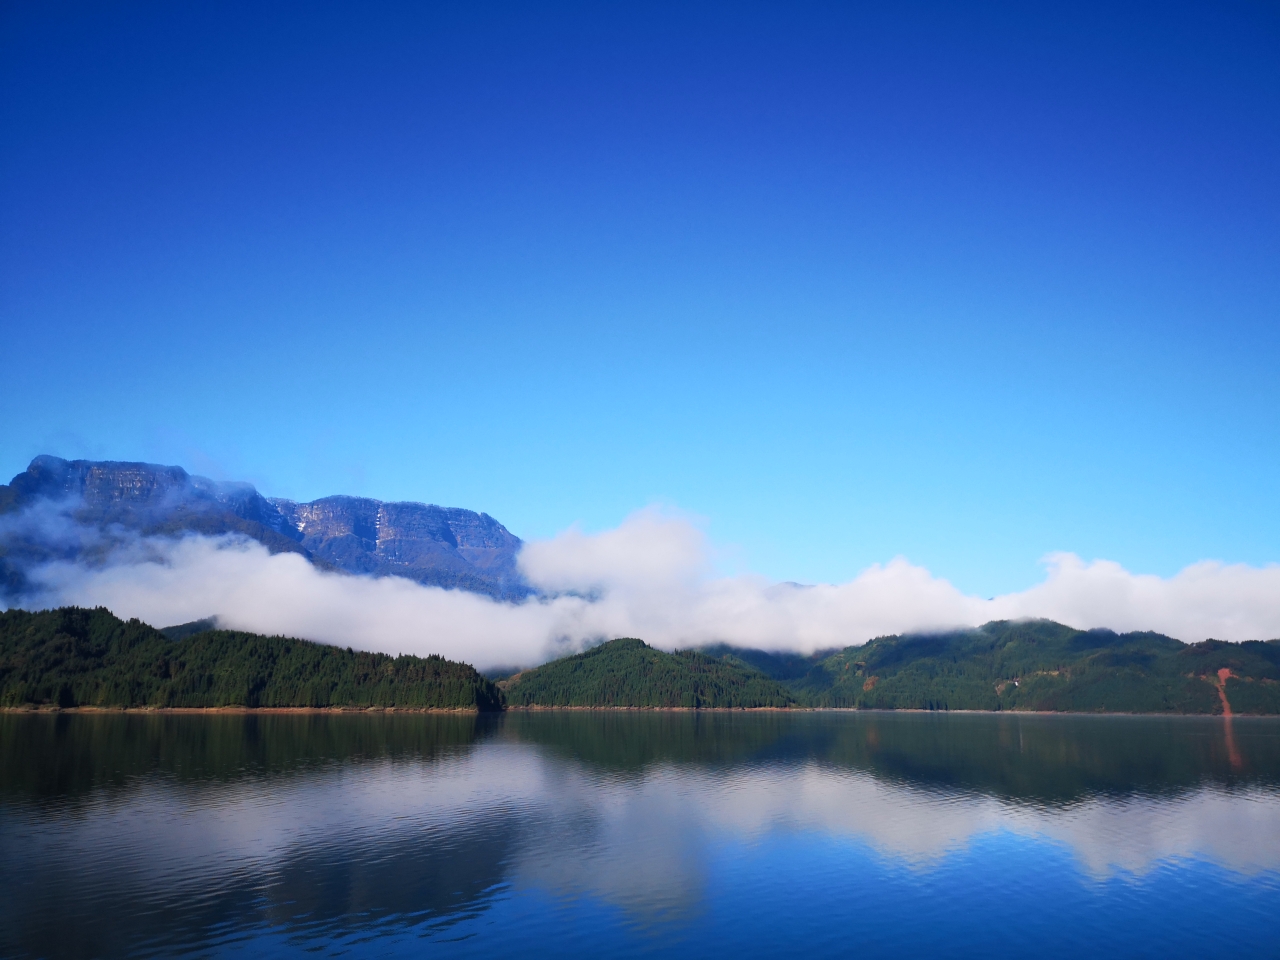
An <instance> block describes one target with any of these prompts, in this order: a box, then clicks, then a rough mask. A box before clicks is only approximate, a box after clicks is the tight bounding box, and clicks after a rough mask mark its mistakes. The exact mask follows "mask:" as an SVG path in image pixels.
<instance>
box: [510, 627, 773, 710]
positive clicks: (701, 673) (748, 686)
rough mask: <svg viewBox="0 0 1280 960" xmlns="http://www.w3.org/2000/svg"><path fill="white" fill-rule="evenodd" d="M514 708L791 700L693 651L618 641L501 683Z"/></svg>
mask: <svg viewBox="0 0 1280 960" xmlns="http://www.w3.org/2000/svg"><path fill="white" fill-rule="evenodd" d="M503 686H505V687H506V695H507V703H508V704H510V705H511V706H542V707H786V706H791V705H793V704H794V703H795V697H794V696H792V694H791V693H790V692H789V691H788V690H787V689H786V688H785V687H783V686H782V685H781V684H780V683H778V682H777V681H775V680H773V679H771V678H769V677H767V676H765V675H764V674H762V673H760V672H759V671H758V670H752V669H749V668H746V667H743V666H740V665H738V664H736V663H730V662H728V661H726V660H724V659H718V658H716V657H710V656H707V655H706V654H703V653H698V652H694V651H678V652H676V653H663V652H662V651H661V650H655V649H654V648H653V647H651V646H649V645H648V644H646V643H645V642H644V641H642V640H635V639H620V640H613V641H610V642H609V643H605V644H601V645H600V646H598V647H595V648H594V649H591V650H588V651H587V652H586V653H580V654H577V655H576V656H572V657H565V658H564V659H562V660H554V661H552V662H551V663H548V664H544V665H543V666H541V667H538V668H537V669H535V670H527V671H525V672H524V673H520V674H516V676H514V677H512V678H511V679H510V680H508V681H505V683H504V684H503Z"/></svg>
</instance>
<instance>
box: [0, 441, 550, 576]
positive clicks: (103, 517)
mask: <svg viewBox="0 0 1280 960" xmlns="http://www.w3.org/2000/svg"><path fill="white" fill-rule="evenodd" d="M56 505H61V507H62V508H63V509H65V511H66V512H67V513H68V515H69V517H70V519H71V520H72V521H74V523H71V524H68V523H66V522H65V520H64V521H63V522H61V523H59V522H52V521H54V520H56V519H57V518H56V517H50V518H46V519H48V520H49V521H50V522H35V521H33V522H29V523H25V524H24V523H10V524H7V525H4V524H0V592H2V593H4V594H8V595H10V596H16V595H20V594H21V593H22V591H23V588H24V586H25V583H26V579H25V571H26V570H27V569H28V568H29V567H30V566H31V565H33V564H36V563H42V562H47V561H49V560H55V559H63V560H77V559H84V560H93V559H94V558H95V557H97V556H100V555H102V554H103V553H104V552H105V551H106V550H108V549H109V548H110V547H111V546H112V545H114V544H116V543H119V542H120V541H121V539H122V538H123V537H124V536H126V535H128V534H139V535H144V536H166V535H175V534H181V533H187V532H193V533H201V534H206V535H210V536H213V535H217V534H226V533H232V534H241V535H243V536H247V537H250V538H252V539H254V540H257V541H258V542H259V543H262V544H263V545H264V546H266V547H267V549H269V550H270V551H271V552H272V553H281V552H293V553H299V554H302V555H303V556H305V557H307V558H308V559H310V560H311V561H312V562H313V563H315V564H316V565H317V566H320V567H322V568H324V569H333V570H341V571H344V572H347V573H362V574H373V575H375V576H388V575H394V576H400V577H407V578H408V579H410V580H416V581H417V582H418V583H422V584H427V585H430V586H438V587H448V588H456V589H461V590H470V591H473V592H476V593H484V594H488V595H489V596H492V597H498V598H521V597H525V596H528V595H529V593H530V592H531V590H530V589H529V587H528V586H527V585H526V584H525V583H524V582H523V580H522V579H521V577H520V574H519V572H518V570H517V569H516V559H515V558H516V554H517V553H518V552H519V550H520V547H521V546H522V543H521V540H520V538H519V537H517V536H515V535H514V534H512V533H511V532H510V531H508V530H507V528H506V527H504V526H503V525H502V524H500V523H499V522H498V521H497V520H494V519H493V518H492V517H490V516H488V515H487V514H483V513H474V512H472V511H470V510H462V509H458V508H451V507H437V506H434V505H431V504H424V503H383V502H382V501H380V500H372V499H367V498H362V497H344V496H335V497H325V498H324V499H321V500H314V501H312V502H310V503H295V502H294V501H292V500H281V499H267V498H266V497H263V496H262V495H261V494H260V493H258V491H257V490H256V489H254V487H253V486H252V485H250V484H247V483H220V482H216V481H213V480H209V479H207V478H205V477H197V476H192V475H190V474H188V473H187V472H186V471H185V470H183V469H182V468H181V467H166V466H160V465H157V464H153V463H118V462H114V461H91V460H70V461H68V460H62V459H60V458H58V457H49V456H40V457H36V458H35V459H34V460H32V461H31V465H30V466H28V467H27V469H26V471H25V472H23V473H20V474H18V475H17V476H16V477H14V478H13V480H12V481H10V483H9V484H8V486H0V514H14V515H17V514H19V513H20V512H22V511H24V510H26V511H31V513H30V514H28V515H30V516H33V517H37V518H38V517H39V511H40V510H41V508H50V509H52V508H54V507H55V506H56Z"/></svg>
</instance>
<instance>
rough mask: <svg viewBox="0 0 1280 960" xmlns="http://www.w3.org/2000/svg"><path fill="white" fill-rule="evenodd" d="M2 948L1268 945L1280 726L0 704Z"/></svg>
mask: <svg viewBox="0 0 1280 960" xmlns="http://www.w3.org/2000/svg"><path fill="white" fill-rule="evenodd" d="M0 871H3V876H2V880H3V889H4V892H5V895H4V897H3V898H2V899H0V954H2V955H3V956H6V957H37V956H45V957H53V958H60V957H124V956H164V957H171V956H208V957H222V956H262V955H272V956H300V957H301V956H345V957H366V956H367V957H374V956H377V957H384V956H421V955H438V956H450V957H453V956H458V957H473V956H474V957H487V958H491V957H493V956H501V955H516V956H552V955H564V954H570V955H575V954H576V955H600V956H611V957H612V956H650V955H675V954H679V955H687V956H713V957H714V956H734V957H764V956H771V957H772V956H780V955H803V956H806V957H836V956H841V957H843V956H849V955H851V954H858V955H861V956H869V957H931V956H941V955H946V956H948V957H1018V958H1026V957H1081V956H1111V957H1153V958H1156V957H1158V958H1167V957H1173V956H1186V957H1196V958H1201V960H1202V958H1209V957H1234V958H1239V957H1276V956H1280V720H1273V719H1255V718H1247V717H1244V718H1242V717H1237V718H1235V720H1234V721H1224V720H1223V719H1222V718H1210V717H1203V718H1192V717H1169V718H1165V717H1127V716H1112V717H1102V716H1028V715H1012V714H990V715H981V714H945V713H873V712H864V713H849V712H816V713H711V712H704V713H696V714H695V713H679V712H671V713H666V712H658V713H628V712H545V713H518V712H511V713H508V714H505V715H499V716H489V717H486V716H479V717H477V716H465V715H463V716H455V715H406V714H361V715H331V714H287V715H172V714H169V715H140V714H136V715H135V714H131V715H92V714H89V715H67V714H63V715H44V716H35V715H18V714H8V715H0Z"/></svg>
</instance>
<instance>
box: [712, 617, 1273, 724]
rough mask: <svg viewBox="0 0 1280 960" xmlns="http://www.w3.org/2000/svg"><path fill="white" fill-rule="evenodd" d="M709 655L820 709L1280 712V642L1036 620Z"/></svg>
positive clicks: (719, 649) (717, 651) (716, 651)
mask: <svg viewBox="0 0 1280 960" xmlns="http://www.w3.org/2000/svg"><path fill="white" fill-rule="evenodd" d="M705 652H706V653H707V654H708V655H711V656H716V657H717V658H719V659H722V660H724V661H725V662H728V663H734V664H737V665H739V666H742V667H744V668H752V669H755V670H757V671H759V672H760V673H761V674H762V675H764V676H770V677H771V678H773V679H777V680H779V681H780V682H782V683H784V684H785V685H786V686H787V687H788V688H789V689H790V690H791V691H792V692H793V693H794V695H795V697H796V699H797V701H798V702H800V703H801V704H806V705H811V706H819V707H865V708H881V709H904V708H910V709H923V710H931V709H932V710H1049V711H1085V712H1095V711H1096V712H1114V713H1221V712H1222V711H1223V696H1224V695H1225V697H1226V700H1227V702H1228V703H1229V704H1230V706H1231V709H1232V711H1233V712H1235V713H1261V714H1276V713H1280V641H1278V640H1269V641H1266V642H1258V641H1254V642H1249V643H1224V642H1222V641H1218V640H1206V641H1204V642H1203V643H1196V644H1185V643H1182V642H1181V641H1178V640H1174V639H1173V638H1171V637H1166V636H1162V635H1161V634H1158V633H1125V634H1117V633H1114V632H1112V631H1110V630H1087V631H1086V630H1074V629H1072V628H1071V627H1067V626H1063V625H1062V624H1059V623H1054V622H1052V621H1049V620H1027V621H997V622H994V623H988V624H986V625H985V626H983V627H979V628H977V629H974V630H960V631H954V632H950V633H938V634H920V635H913V636H895V637H882V638H880V639H877V640H872V641H871V642H869V643H867V644H865V645H863V646H860V647H846V648H845V649H844V650H840V651H837V652H831V651H826V652H824V653H820V654H816V655H814V656H812V657H800V656H796V655H787V654H779V655H769V654H763V653H761V652H760V651H756V650H734V649H733V648H730V647H723V646H721V647H717V648H714V649H712V650H708V651H705ZM1220 671H1227V673H1220Z"/></svg>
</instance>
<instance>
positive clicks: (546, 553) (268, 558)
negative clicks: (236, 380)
mask: <svg viewBox="0 0 1280 960" xmlns="http://www.w3.org/2000/svg"><path fill="white" fill-rule="evenodd" d="M1047 565H1048V569H1047V575H1046V578H1045V580H1044V581H1043V582H1042V583H1040V584H1037V585H1036V586H1034V587H1032V588H1030V589H1028V590H1025V591H1022V592H1019V593H1011V594H1007V595H1004V596H1000V597H996V598H994V599H991V600H984V599H981V598H978V597H971V596H966V595H965V594H963V593H961V592H960V591H959V590H957V589H956V588H955V587H954V586H952V585H951V584H950V583H949V582H947V581H946V580H943V579H940V578H938V577H935V576H933V575H932V574H931V573H930V572H929V571H928V570H926V569H924V568H923V567H919V566H915V565H913V564H911V563H909V562H907V561H906V560H903V559H895V560H892V561H890V562H888V563H886V564H876V565H874V566H872V567H870V568H868V569H867V570H865V571H863V573H861V574H860V575H859V576H858V577H856V578H855V579H853V580H851V581H849V582H848V583H843V584H821V585H817V586H799V585H795V584H778V583H770V582H768V581H766V580H764V579H763V578H760V577H755V576H734V577H723V576H717V575H716V574H715V572H714V570H713V569H712V564H711V551H710V545H709V544H708V543H707V541H706V538H705V536H704V535H703V534H702V532H701V531H699V530H698V529H697V528H696V527H694V526H693V525H692V524H690V523H688V522H687V521H685V520H683V519H681V518H679V517H674V516H670V515H667V514H664V513H662V512H659V511H655V510H644V511H640V512H639V513H637V514H634V515H633V516H632V517H630V518H628V519H627V520H626V521H625V522H624V523H623V524H621V525H620V526H619V527H617V528H615V529H613V530H609V531H606V532H604V533H600V534H591V535H588V534H584V533H582V532H581V531H578V530H576V529H573V530H569V531H567V532H566V533H563V534H561V535H560V536H557V537H555V538H553V539H551V540H545V541H540V542H535V543H530V544H528V545H527V546H526V547H525V549H524V551H523V552H522V553H521V556H520V566H521V570H522V572H523V573H524V575H525V576H526V578H527V579H528V580H529V582H530V583H532V584H534V585H535V586H537V587H538V588H539V589H540V590H542V591H543V592H544V593H545V594H546V596H545V597H543V598H531V599H529V600H526V601H524V602H521V603H504V602H499V601H495V600H491V599H489V598H488V597H484V596H480V595H477V594H471V593H465V592H461V591H451V590H442V589H439V588H436V587H424V586H421V585H419V584H417V583H413V582H411V581H409V580H403V579H400V578H396V577H385V578H381V579H373V578H369V577H359V576H351V575H347V574H337V573H327V572H323V571H320V570H318V569H316V568H315V567H313V566H312V565H311V564H310V563H308V562H307V561H306V560H305V559H304V558H302V557H301V556H298V555H296V554H277V555H275V556H272V555H271V554H270V553H268V551H267V550H266V548H265V547H263V546H261V545H260V544H258V543H256V542H253V541H248V540H244V539H240V538H235V537H213V538H210V537H201V536H187V537H183V538H180V539H163V538H149V539H145V540H134V541H130V542H129V543H127V544H125V545H123V546H120V547H117V548H115V549H113V550H112V551H111V552H110V554H109V556H108V558H107V562H106V563H105V564H100V565H86V564H83V563H72V562H67V561H58V562H53V563H49V564H46V565H44V566H42V567H39V568H37V569H35V570H33V571H32V572H31V573H30V575H29V576H30V579H31V580H32V582H33V583H34V584H35V586H36V587H37V590H38V593H36V594H33V596H34V597H38V599H39V605H40V606H56V605H60V604H71V603H74V604H80V605H88V606H93V605H98V604H101V605H103V606H106V607H109V608H110V609H112V610H113V611H115V612H116V613H117V614H119V615H121V616H126V617H139V618H140V619H142V620H145V621H146V622H148V623H153V624H156V625H165V624H172V623H182V622H186V621H190V620H196V619H199V618H202V617H206V616H209V615H210V614H216V615H217V616H219V617H220V618H221V621H222V623H223V624H224V625H226V626H228V627H231V628H235V629H243V630H253V631H256V632H260V633H268V634H276V633H283V634H288V635H291V636H300V637H307V638H310V639H314V640H321V641H325V642H329V643H336V644H340V645H343V646H352V647H356V648H358V649H365V650H379V651H385V652H388V653H415V654H420V655H425V654H429V653H439V654H442V655H443V656H446V657H449V658H450V659H457V660H464V661H467V662H469V663H473V664H475V665H476V666H478V667H480V668H481V669H485V668H489V667H495V666H529V665H533V664H537V663H540V662H543V661H545V660H546V659H548V658H550V657H553V656H557V655H560V654H563V653H566V652H571V651H573V650H577V649H581V648H582V647H584V646H586V645H589V644H590V643H592V642H595V641H597V640H599V639H602V638H610V637H617V636H638V637H642V638H644V639H645V640H647V641H649V642H650V643H652V644H654V645H656V646H659V647H663V648H666V649H672V648H675V647H690V646H697V645H701V644H707V643H714V642H719V641H725V642H729V643H733V644H738V645H741V646H752V647H763V648H766V649H771V650H795V651H800V652H805V653H807V652H811V651H813V650H817V649H823V648H827V647H841V646H847V645H849V644H858V643H863V642H865V641H866V640H868V639H870V638H872V637H875V636H880V635H884V634H890V633H902V632H906V631H918V630H937V629H946V628H950V627H957V626H970V625H976V624H981V623H984V622H986V621H988V620H999V619H1014V618H1020V617H1047V618H1049V619H1053V620H1058V621H1060V622H1063V623H1067V624H1070V625H1072V626H1075V627H1081V628H1089V627H1110V628H1112V629H1114V630H1119V631H1128V630H1155V631H1159V632H1161V633H1167V634H1169V635H1170V636H1174V637H1177V638H1178V639H1181V640H1186V641H1197V640H1203V639H1205V638H1206V637H1216V638H1218V639H1223V640H1247V639H1266V638H1270V637H1278V636H1280V565H1270V566H1267V567H1261V568H1259V567H1249V566H1245V565H1239V564H1237V565H1225V564H1221V563H1216V562H1212V561H1205V562H1201V563H1197V564H1193V565H1192V566H1190V567H1187V568H1186V569H1185V570H1183V571H1182V572H1180V573H1178V574H1177V575H1175V576H1173V577H1170V578H1167V579H1165V578H1161V577H1156V576H1149V575H1140V574H1133V573H1130V572H1128V571H1127V570H1125V569H1123V568H1122V567H1121V566H1120V565H1119V564H1116V563H1112V562H1110V561H1105V560H1098V561H1093V562H1085V561H1083V560H1081V559H1080V558H1079V557H1076V556H1074V555H1072V554H1055V555H1053V556H1051V557H1049V558H1048V560H1047Z"/></svg>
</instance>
